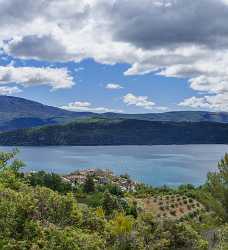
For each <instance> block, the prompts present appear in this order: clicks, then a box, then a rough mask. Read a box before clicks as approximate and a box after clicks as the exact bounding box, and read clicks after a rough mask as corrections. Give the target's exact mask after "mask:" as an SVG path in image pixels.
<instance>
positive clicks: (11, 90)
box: [0, 86, 22, 95]
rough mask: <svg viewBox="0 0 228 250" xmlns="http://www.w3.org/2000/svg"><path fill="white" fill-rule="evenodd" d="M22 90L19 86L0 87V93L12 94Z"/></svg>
mask: <svg viewBox="0 0 228 250" xmlns="http://www.w3.org/2000/svg"><path fill="white" fill-rule="evenodd" d="M20 92H22V90H21V89H19V88H18V87H7V86H2V87H0V95H12V94H17V93H20Z"/></svg>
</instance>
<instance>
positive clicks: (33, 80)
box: [0, 66, 74, 90]
mask: <svg viewBox="0 0 228 250" xmlns="http://www.w3.org/2000/svg"><path fill="white" fill-rule="evenodd" d="M9 83H16V84H18V85H22V86H25V87H29V86H36V85H48V86H50V87H52V89H53V90H56V89H63V88H70V87H72V86H73V84H74V82H73V78H72V76H70V75H69V73H68V71H67V70H66V69H63V68H61V69H54V68H35V67H13V66H0V84H9Z"/></svg>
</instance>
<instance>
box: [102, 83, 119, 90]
mask: <svg viewBox="0 0 228 250" xmlns="http://www.w3.org/2000/svg"><path fill="white" fill-rule="evenodd" d="M105 88H106V89H111V90H115V89H123V87H122V86H121V85H120V84H118V83H108V84H107V85H106V87H105Z"/></svg>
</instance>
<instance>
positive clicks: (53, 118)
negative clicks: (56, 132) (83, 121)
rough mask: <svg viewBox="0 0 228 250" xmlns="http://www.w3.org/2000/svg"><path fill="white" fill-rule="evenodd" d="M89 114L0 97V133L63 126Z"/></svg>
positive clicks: (11, 97) (22, 99) (9, 97)
mask: <svg viewBox="0 0 228 250" xmlns="http://www.w3.org/2000/svg"><path fill="white" fill-rule="evenodd" d="M89 115H90V113H89V112H81V113H77V112H71V111H67V110H63V109H60V108H56V107H51V106H47V105H43V104H41V103H38V102H34V101H30V100H27V99H24V98H19V97H13V96H0V131H10V130H16V129H20V128H31V127H37V126H43V125H50V124H63V123H66V122H70V121H72V120H74V119H76V118H79V117H83V116H85V117H88V116H89Z"/></svg>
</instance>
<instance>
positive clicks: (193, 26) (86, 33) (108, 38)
mask: <svg viewBox="0 0 228 250" xmlns="http://www.w3.org/2000/svg"><path fill="white" fill-rule="evenodd" d="M227 23H228V4H227V0H216V1H215V0H200V1H192V0H186V1H183V0H153V1H151V0H140V1H138V0H131V1H130V0H115V1H107V0H81V1H77V0H65V1H57V0H41V1H34V0H27V1H26V4H24V1H23V0H8V1H3V0H0V25H1V26H0V47H2V48H3V49H4V51H5V52H6V53H8V54H10V55H11V56H13V57H19V58H28V59H29V58H33V59H37V60H48V61H68V60H74V61H80V60H83V59H86V58H93V59H94V60H95V61H96V62H100V63H104V64H115V63H127V64H129V65H130V67H129V69H128V70H127V71H126V72H125V75H134V74H147V73H155V74H160V75H162V76H164V77H177V78H180V77H181V78H186V79H188V80H189V86H190V87H191V88H192V89H194V90H196V91H204V92H205V95H204V97H202V98H206V99H207V97H208V96H210V95H211V94H213V95H214V96H215V97H216V98H217V99H218V98H219V97H221V94H223V95H224V96H226V95H228V94H226V89H227V86H228V82H227V81H228V75H227V70H226V69H227V65H228V59H227V58H228V25H227ZM52 82H53V81H52ZM52 87H53V86H52ZM223 101H224V102H227V99H226V98H223ZM209 105H210V102H209ZM226 105H227V104H226V103H225V104H224V106H226ZM211 108H213V106H211Z"/></svg>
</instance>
